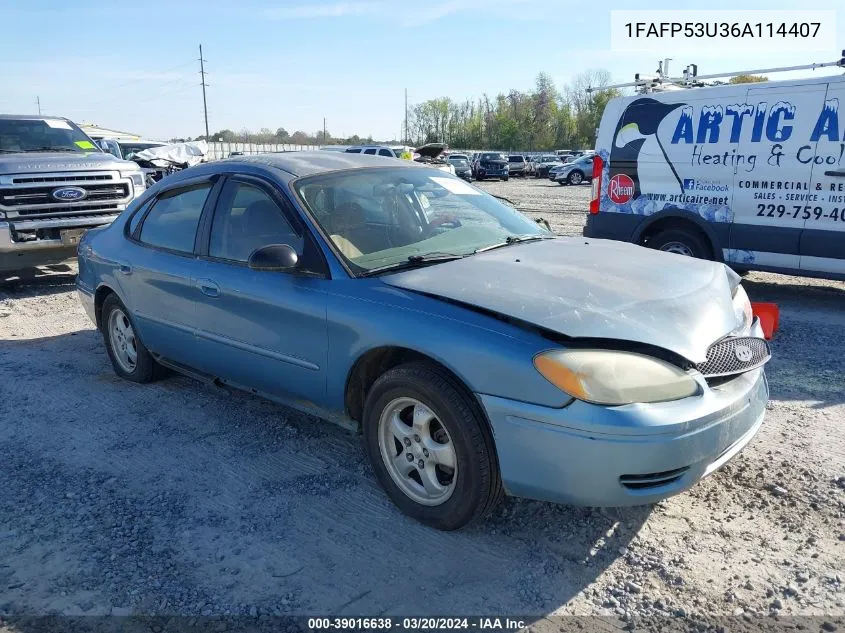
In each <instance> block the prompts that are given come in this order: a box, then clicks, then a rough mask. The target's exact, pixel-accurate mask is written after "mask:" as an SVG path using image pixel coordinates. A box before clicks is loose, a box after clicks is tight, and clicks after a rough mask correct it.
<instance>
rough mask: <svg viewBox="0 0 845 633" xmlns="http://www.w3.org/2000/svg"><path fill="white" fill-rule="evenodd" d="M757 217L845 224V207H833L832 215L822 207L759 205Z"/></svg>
mask: <svg viewBox="0 0 845 633" xmlns="http://www.w3.org/2000/svg"><path fill="white" fill-rule="evenodd" d="M757 216H758V217H761V218H791V219H793V220H798V219H800V220H836V221H839V222H845V207H842V208H841V209H840V208H839V207H833V209H831V211H830V213H827V212H825V210H824V209H823V208H822V207H812V206H806V205H800V204H795V205H790V206H787V205H785V204H758V205H757Z"/></svg>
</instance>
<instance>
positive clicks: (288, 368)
mask: <svg viewBox="0 0 845 633" xmlns="http://www.w3.org/2000/svg"><path fill="white" fill-rule="evenodd" d="M304 230H306V229H305V227H303V226H301V224H300V223H299V222H297V219H296V216H295V214H293V213H292V209H291V208H290V207H289V203H288V202H286V201H285V199H284V198H283V197H282V196H281V195H279V193H278V191H276V190H274V187H273V186H272V185H270V184H269V183H265V182H264V181H261V180H258V179H255V178H247V177H243V178H241V177H235V178H230V179H229V180H228V181H227V182H226V184H225V185H224V187H223V189H222V191H221V194H220V197H219V199H218V202H217V206H216V208H215V210H214V215H213V218H212V221H211V225H210V230H209V239H208V244H207V257H206V260H205V264H204V268H203V270H202V273H201V274H200V275H199V278H198V279H197V282H196V288H195V291H194V296H195V297H196V299H197V320H196V324H197V337H198V338H197V341H198V345H199V346H200V349H201V350H202V356H203V363H204V365H203V370H204V371H206V372H208V373H210V374H213V375H215V376H218V377H220V378H222V379H224V380H226V381H228V382H230V383H232V384H234V385H236V386H239V387H246V388H249V389H255V390H257V391H259V392H264V393H268V394H273V395H278V396H280V397H286V398H290V397H293V398H296V399H300V400H305V401H308V402H314V401H317V402H319V401H320V400H322V398H323V397H324V395H325V390H326V362H327V356H328V338H327V330H326V300H325V290H326V284H328V283H329V281H328V280H327V279H323V278H317V277H312V276H302V275H298V274H293V273H282V272H267V271H256V270H252V269H250V268H249V267H248V266H247V261H248V259H249V255H250V253H252V252H253V251H254V250H255V249H257V248H260V247H262V246H267V245H269V244H282V243H284V244H288V245H290V246H292V247H293V248H294V250H296V251H297V252H298V253H300V254H301V253H302V249H303V231H304Z"/></svg>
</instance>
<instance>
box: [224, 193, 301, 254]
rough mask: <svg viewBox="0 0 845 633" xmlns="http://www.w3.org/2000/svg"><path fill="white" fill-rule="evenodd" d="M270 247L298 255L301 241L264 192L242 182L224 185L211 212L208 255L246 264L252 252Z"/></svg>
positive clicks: (279, 209) (281, 212)
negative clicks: (284, 248)
mask: <svg viewBox="0 0 845 633" xmlns="http://www.w3.org/2000/svg"><path fill="white" fill-rule="evenodd" d="M270 244H287V245H288V246H290V247H292V248H293V249H294V250H295V251H296V252H297V253H302V238H301V237H300V235H299V234H298V232H297V231H295V230H294V229H293V227H292V226H291V224H290V222H289V221H288V219H287V218H286V217H285V214H284V212H283V211H282V209H281V208H280V207H279V205H278V204H276V202H275V201H274V200H273V199H272V198H271V197H270V196H269V195H268V194H267V192H266V191H264V190H263V189H261V188H260V187H256V186H254V185H250V184H247V183H243V182H237V181H232V182H230V183H228V184H227V185H226V187H225V188H224V190H223V192H222V194H221V196H220V202H218V203H217V208H216V210H215V212H214V220H213V222H212V224H211V241H210V242H209V245H208V254H209V255H210V256H211V257H216V258H219V259H227V260H230V261H235V262H246V261H247V260H248V259H249V256H250V254H251V253H252V251H254V250H256V249H257V248H261V247H262V246H269V245H270Z"/></svg>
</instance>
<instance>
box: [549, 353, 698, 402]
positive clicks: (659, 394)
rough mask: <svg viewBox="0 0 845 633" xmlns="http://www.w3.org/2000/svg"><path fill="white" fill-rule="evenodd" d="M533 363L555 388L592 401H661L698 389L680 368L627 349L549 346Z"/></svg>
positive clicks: (675, 398) (686, 395)
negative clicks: (622, 350)
mask: <svg viewBox="0 0 845 633" xmlns="http://www.w3.org/2000/svg"><path fill="white" fill-rule="evenodd" d="M534 367H536V368H537V371H539V372H540V373H541V374H542V375H543V376H544V377H545V378H546V380H548V381H549V382H550V383H552V384H553V385H554V386H555V387H557V388H558V389H561V390H562V391H565V392H566V393H568V394H569V395H570V396H572V397H573V398H577V399H578V400H584V401H586V402H592V403H595V404H606V405H620V404H631V403H633V402H665V401H667V400H680V399H681V398H686V397H688V396H692V395H695V394H696V393H698V391H699V387H698V383H696V382H695V380H694V379H693V378H692V376H690V375H689V374H687V373H686V372H684V371H683V370H682V369H680V368H678V367H675V366H674V365H670V364H669V363H666V362H663V361H662V360H658V359H656V358H651V357H650V356H643V355H642V354H635V353H631V352H615V351H612V350H602V349H591V350H578V349H567V350H553V351H550V352H544V353H542V354H538V355H537V356H535V357H534Z"/></svg>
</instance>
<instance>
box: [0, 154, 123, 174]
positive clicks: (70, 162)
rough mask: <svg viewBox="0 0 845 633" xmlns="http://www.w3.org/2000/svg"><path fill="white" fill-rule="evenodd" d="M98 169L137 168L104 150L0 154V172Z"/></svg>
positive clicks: (21, 172)
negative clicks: (76, 152)
mask: <svg viewBox="0 0 845 633" xmlns="http://www.w3.org/2000/svg"><path fill="white" fill-rule="evenodd" d="M100 169H115V170H117V169H123V170H124V171H129V170H137V169H138V166H137V165H136V164H135V163H133V162H132V161H128V160H120V159H119V158H115V157H114V156H112V155H111V154H107V153H105V152H100V151H93V152H89V153H81V152H80V153H79V154H71V153H69V152H43V153H42V152H37V153H29V154H25V153H20V154H0V173H3V174H25V173H31V172H36V171H39V172H44V171H91V170H100Z"/></svg>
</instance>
